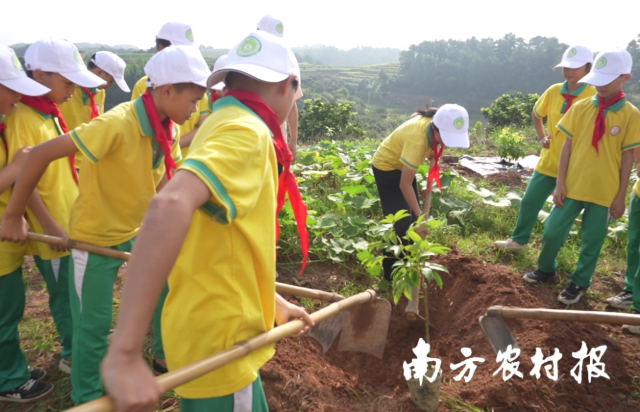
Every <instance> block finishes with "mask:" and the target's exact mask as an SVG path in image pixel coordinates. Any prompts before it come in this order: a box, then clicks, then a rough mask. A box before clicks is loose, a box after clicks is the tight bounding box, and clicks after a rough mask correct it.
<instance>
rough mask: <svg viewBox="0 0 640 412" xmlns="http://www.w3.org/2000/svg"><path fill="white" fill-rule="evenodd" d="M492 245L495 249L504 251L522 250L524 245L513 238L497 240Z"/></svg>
mask: <svg viewBox="0 0 640 412" xmlns="http://www.w3.org/2000/svg"><path fill="white" fill-rule="evenodd" d="M494 245H495V247H496V249H498V250H503V251H505V252H522V251H523V250H524V245H521V244H520V243H518V242H516V241H515V240H513V239H508V240H498V241H497V242H495V243H494Z"/></svg>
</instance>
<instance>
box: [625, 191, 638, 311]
mask: <svg viewBox="0 0 640 412" xmlns="http://www.w3.org/2000/svg"><path fill="white" fill-rule="evenodd" d="M639 270H640V198H638V196H636V194H635V193H631V200H630V201H629V225H628V229H627V271H626V272H625V275H624V280H625V282H624V283H625V285H624V290H626V291H629V292H632V293H633V309H634V310H636V311H639V312H640V274H639V273H638V271H639Z"/></svg>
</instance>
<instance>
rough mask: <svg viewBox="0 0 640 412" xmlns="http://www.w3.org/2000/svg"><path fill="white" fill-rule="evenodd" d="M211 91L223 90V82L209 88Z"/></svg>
mask: <svg viewBox="0 0 640 412" xmlns="http://www.w3.org/2000/svg"><path fill="white" fill-rule="evenodd" d="M211 88H212V89H213V90H222V89H224V82H219V83H216V84H214V85H213V86H211Z"/></svg>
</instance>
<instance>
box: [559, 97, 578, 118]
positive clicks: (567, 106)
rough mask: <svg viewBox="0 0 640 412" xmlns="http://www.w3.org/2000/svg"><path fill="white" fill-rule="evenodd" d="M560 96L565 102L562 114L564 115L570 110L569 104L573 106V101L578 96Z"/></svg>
mask: <svg viewBox="0 0 640 412" xmlns="http://www.w3.org/2000/svg"><path fill="white" fill-rule="evenodd" d="M561 94H562V97H564V100H565V101H566V102H567V104H566V107H565V109H564V113H566V112H568V111H569V109H571V104H573V101H574V100H575V98H576V97H578V96H572V95H570V94H569V93H561Z"/></svg>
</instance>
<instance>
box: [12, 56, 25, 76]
mask: <svg viewBox="0 0 640 412" xmlns="http://www.w3.org/2000/svg"><path fill="white" fill-rule="evenodd" d="M11 63H13V67H15V68H16V69H18V70H20V71H21V72H23V71H24V69H23V68H22V65H21V64H20V60H18V56H16V55H15V54H14V55H13V56H11Z"/></svg>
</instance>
